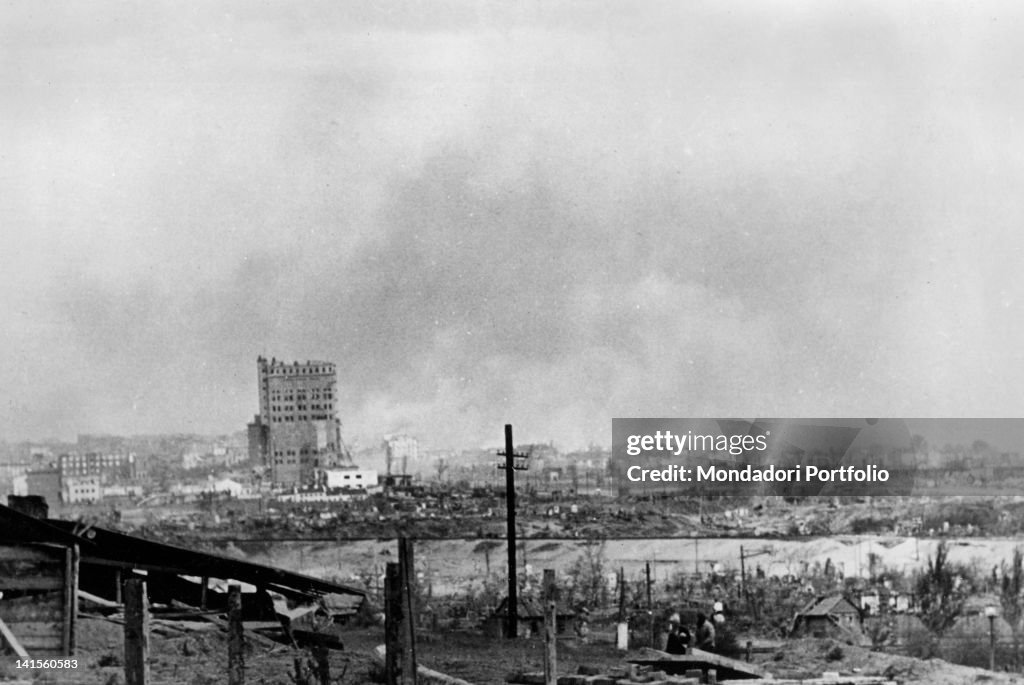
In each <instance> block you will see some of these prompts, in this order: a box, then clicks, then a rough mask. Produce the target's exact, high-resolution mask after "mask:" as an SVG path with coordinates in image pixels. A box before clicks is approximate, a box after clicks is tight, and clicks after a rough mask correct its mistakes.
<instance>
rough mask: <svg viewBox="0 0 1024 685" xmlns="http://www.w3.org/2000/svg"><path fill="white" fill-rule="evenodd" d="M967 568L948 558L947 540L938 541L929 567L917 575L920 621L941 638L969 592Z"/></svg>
mask: <svg viewBox="0 0 1024 685" xmlns="http://www.w3.org/2000/svg"><path fill="white" fill-rule="evenodd" d="M970 575H971V574H970V571H969V570H968V569H966V568H965V567H963V566H962V565H959V564H953V563H952V562H950V561H949V543H947V542H946V541H945V540H943V541H942V542H940V543H939V546H938V547H937V548H936V550H935V556H934V557H930V558H929V559H928V568H927V569H926V570H925V571H923V572H922V573H920V574H918V576H917V581H916V582H915V589H916V591H917V597H918V602H919V603H920V606H921V622H922V623H924V625H925V626H926V627H927V628H928V629H929V630H930V631H931V632H932V633H933V634H934V635H935V636H936V637H941V636H942V634H943V633H945V632H946V631H947V630H948V629H949V628H951V627H952V626H953V624H954V623H956V620H957V619H958V618H959V617H960V616H961V615H962V614H963V610H964V604H965V603H966V601H967V597H968V595H969V593H970V584H971V583H970Z"/></svg>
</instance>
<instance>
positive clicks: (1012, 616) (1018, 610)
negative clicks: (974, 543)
mask: <svg viewBox="0 0 1024 685" xmlns="http://www.w3.org/2000/svg"><path fill="white" fill-rule="evenodd" d="M1022 594H1024V550H1022V549H1021V548H1020V547H1017V548H1015V549H1014V550H1013V561H1012V562H1011V563H1010V564H1009V565H1007V563H1006V562H1005V561H1004V562H1003V563H1002V579H1001V582H1000V587H999V602H1000V604H1002V607H1003V618H1004V619H1006V622H1007V623H1009V624H1010V630H1011V631H1013V660H1014V662H1016V661H1017V660H1018V648H1019V646H1020V628H1021V618H1024V596H1022Z"/></svg>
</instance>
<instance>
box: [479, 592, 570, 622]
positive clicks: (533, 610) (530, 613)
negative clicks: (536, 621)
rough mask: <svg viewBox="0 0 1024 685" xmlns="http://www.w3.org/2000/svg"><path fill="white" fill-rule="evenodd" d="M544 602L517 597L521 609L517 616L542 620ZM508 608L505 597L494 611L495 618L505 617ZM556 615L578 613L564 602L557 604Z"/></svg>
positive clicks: (517, 603)
mask: <svg viewBox="0 0 1024 685" xmlns="http://www.w3.org/2000/svg"><path fill="white" fill-rule="evenodd" d="M544 604H545V603H544V602H543V601H541V600H535V599H529V598H527V597H516V605H517V606H518V607H519V608H518V610H517V611H516V616H518V617H519V618H541V617H543V616H544ZM507 606H508V597H503V598H502V600H501V602H499V603H498V607H497V608H496V609H495V610H494V615H495V616H505V615H506V609H505V607H507ZM555 614H556V615H558V616H575V615H576V612H575V611H572V610H571V609H569V607H567V606H565V604H563V603H562V602H557V603H556V604H555Z"/></svg>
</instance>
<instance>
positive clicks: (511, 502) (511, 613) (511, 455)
mask: <svg viewBox="0 0 1024 685" xmlns="http://www.w3.org/2000/svg"><path fill="white" fill-rule="evenodd" d="M498 456H502V457H505V463H504V464H498V468H499V469H504V471H505V504H506V507H507V512H508V514H507V519H508V601H507V603H506V605H505V613H506V620H507V622H506V637H508V638H509V639H510V640H514V639H515V638H516V637H517V636H518V634H519V615H518V614H519V596H518V595H519V592H518V578H517V573H516V471H526V470H527V469H528V468H529V467H528V466H527V465H526V463H524V462H523V460H525V459H527V458H529V455H528V454H517V453H516V452H515V446H514V445H513V444H512V424H510V423H506V424H505V451H504V452H498ZM517 459H519V460H520V462H519V463H516V460H517Z"/></svg>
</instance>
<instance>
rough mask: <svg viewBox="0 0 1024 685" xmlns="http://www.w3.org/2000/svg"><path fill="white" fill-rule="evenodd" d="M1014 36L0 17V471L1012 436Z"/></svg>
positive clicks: (1016, 398)
mask: <svg viewBox="0 0 1024 685" xmlns="http://www.w3.org/2000/svg"><path fill="white" fill-rule="evenodd" d="M1021 35H1024V7H1021V6H1020V5H1019V4H1018V3H1013V2H1009V1H1007V2H972V3H963V2H928V3H924V2H901V3H891V2H883V1H878V2H866V1H864V2H860V1H858V2H847V1H843V2H834V1H833V2H830V1H827V0H826V1H824V2H822V1H816V2H799V1H792V2H761V1H758V2H752V1H747V2H730V1H728V0H726V1H725V2H722V1H715V2H700V1H695V2H686V3H679V2H674V1H673V2H655V1H644V2H640V1H639V0H634V1H629V2H627V1H622V2H564V1H554V2H549V1H545V2H501V3H498V2H495V3H484V2H479V3H475V2H455V1H450V0H439V1H438V2H429V3H428V2H383V3H380V2H359V1H353V2H345V3H336V2H318V1H314V0H310V1H308V2H259V3H252V2H219V1H218V2H201V3H189V2H184V3H183V2H152V3H144V4H141V5H140V4H136V3H125V2H113V1H106V0H103V1H99V2H90V3H71V2H67V3H45V4H40V3H36V2H31V1H28V0H25V1H13V2H11V1H8V2H5V3H3V4H2V5H0V117H2V124H3V125H2V126H0V189H2V190H0V227H2V228H0V237H2V248H0V349H2V350H3V353H4V354H3V361H2V363H0V437H4V438H6V439H8V440H20V439H42V438H48V437H53V438H74V436H75V435H76V434H78V433H115V434H124V435H127V434H139V433H158V432H195V433H228V432H234V431H237V430H241V429H243V428H244V426H245V423H246V422H247V421H248V420H251V418H252V415H253V414H254V413H255V412H256V411H257V389H256V357H257V355H261V354H262V355H265V356H267V357H271V356H273V357H276V358H278V359H286V360H300V361H304V360H307V359H320V360H329V361H333V362H335V363H336V364H337V368H338V387H339V395H340V401H339V403H338V405H339V416H340V418H341V420H342V423H343V434H344V435H345V436H346V438H347V439H348V441H349V443H350V444H352V445H355V446H357V447H358V446H372V445H375V444H379V441H380V438H381V435H383V434H385V433H394V432H406V433H409V434H412V435H416V436H417V437H419V438H420V441H421V443H422V444H424V445H425V446H430V447H438V448H446V447H474V446H478V445H483V444H497V443H499V442H500V441H501V436H502V426H503V424H505V423H512V424H513V425H514V426H515V430H516V437H517V442H518V441H519V440H520V439H521V440H523V441H537V442H540V441H544V442H547V441H549V440H550V441H554V442H555V444H556V445H559V446H562V447H565V448H574V447H580V446H583V445H587V444H590V443H597V444H604V445H608V444H610V442H611V419H612V417H629V416H634V417H640V416H693V417H698V416H779V417H798V416H820V417H829V416H892V417H934V416H957V417H981V416H984V417H1013V416H1021V415H1022V410H1024V363H1022V362H1024V358H1022V357H1024V317H1022V316H1021V311H1020V308H1021V303H1022V295H1024V292H1022V291H1024V279H1022V278H1021V277H1020V269H1021V264H1022V263H1024V260H1022V257H1024V254H1022V247H1024V237H1022V235H1021V233H1022V232H1021V231H1020V230H1018V229H1019V228H1021V224H1022V220H1024V193H1022V192H1021V188H1022V183H1024V127H1022V122H1021V117H1022V116H1024V114H1022V113H1024V42H1022V41H1021V40H1020V36H1021Z"/></svg>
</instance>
